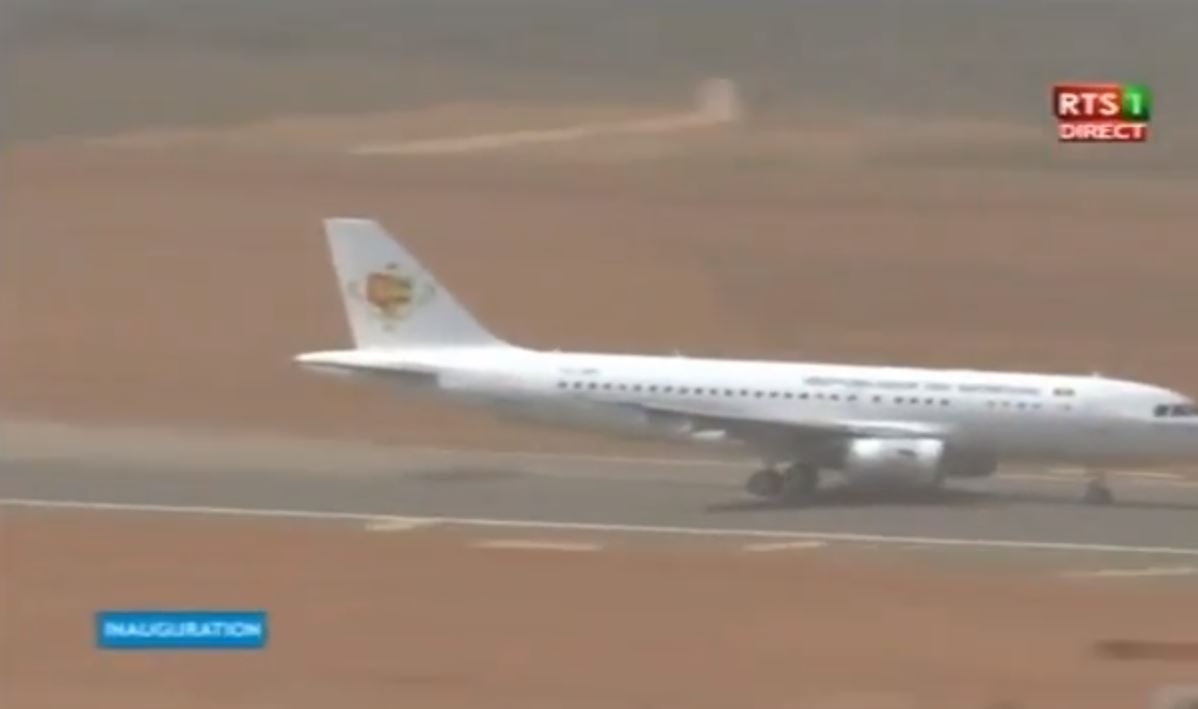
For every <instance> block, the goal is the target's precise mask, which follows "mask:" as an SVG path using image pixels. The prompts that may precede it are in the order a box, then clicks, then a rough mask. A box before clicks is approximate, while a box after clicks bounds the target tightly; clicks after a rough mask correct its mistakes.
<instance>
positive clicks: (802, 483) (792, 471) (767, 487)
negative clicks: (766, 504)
mask: <svg viewBox="0 0 1198 709" xmlns="http://www.w3.org/2000/svg"><path fill="white" fill-rule="evenodd" d="M818 488H819V468H817V467H815V466H814V465H809V464H807V463H793V464H791V465H789V466H787V468H786V469H785V470H783V471H782V472H779V471H777V470H775V469H774V468H772V467H769V468H765V469H763V470H758V471H757V472H755V473H753V474H752V475H750V476H749V479H748V480H747V481H746V482H745V489H746V490H748V491H749V493H750V494H752V495H755V496H757V497H761V498H764V499H767V500H774V501H777V502H789V503H796V502H803V501H805V500H808V499H810V498H811V496H812V495H814V494H815V491H816V490H817V489H818Z"/></svg>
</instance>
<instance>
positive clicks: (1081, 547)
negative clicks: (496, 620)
mask: <svg viewBox="0 0 1198 709" xmlns="http://www.w3.org/2000/svg"><path fill="white" fill-rule="evenodd" d="M5 506H7V507H31V508H44V509H72V510H105V511H112V512H155V513H166V514H192V515H225V516H240V517H263V518H282V519H288V518H290V519H311V520H331V521H346V522H370V521H375V520H378V519H380V517H381V516H380V515H377V514H368V513H364V512H331V511H321V510H280V509H254V508H246V507H206V506H190V507H189V506H183V505H156V504H142V503H126V502H89V501H84V500H45V499H30V498H0V507H5ZM390 519H402V520H411V521H414V522H419V523H425V524H451V525H459V526H464V527H499V528H511V529H552V530H573V531H580V532H581V531H588V532H628V533H640V534H662V535H681V536H702V537H748V538H758V539H790V540H795V541H798V540H804V539H809V540H817V541H825V542H852V543H859V544H906V545H912V544H916V545H924V546H931V547H959V548H976V549H1015V550H1029V551H1080V552H1105V553H1113V554H1156V555H1163V556H1190V557H1196V558H1198V547H1157V546H1129V545H1123V544H1088V543H1076V542H1046V541H1020V540H1008V539H960V538H951V537H913V536H891V535H885V534H855V533H850V532H805V531H789V530H781V529H776V530H775V529H736V528H722V527H679V526H655V525H644V524H616V523H599V522H555V521H550V520H529V519H491V518H480V517H422V516H395V517H391V518H390Z"/></svg>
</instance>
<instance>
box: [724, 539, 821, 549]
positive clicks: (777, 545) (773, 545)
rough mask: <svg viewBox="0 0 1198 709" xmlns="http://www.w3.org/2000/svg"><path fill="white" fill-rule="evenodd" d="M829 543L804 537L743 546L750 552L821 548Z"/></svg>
mask: <svg viewBox="0 0 1198 709" xmlns="http://www.w3.org/2000/svg"><path fill="white" fill-rule="evenodd" d="M827 545H828V543H827V542H824V541H820V540H818V539H803V540H799V541H797V542H761V543H760V544H746V545H745V546H744V547H742V551H748V552H769V551H793V550H797V549H819V548H820V547H825V546H827Z"/></svg>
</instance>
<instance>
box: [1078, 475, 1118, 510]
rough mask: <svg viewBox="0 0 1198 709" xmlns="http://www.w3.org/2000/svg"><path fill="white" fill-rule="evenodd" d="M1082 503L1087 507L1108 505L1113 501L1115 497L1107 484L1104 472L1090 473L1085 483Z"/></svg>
mask: <svg viewBox="0 0 1198 709" xmlns="http://www.w3.org/2000/svg"><path fill="white" fill-rule="evenodd" d="M1082 501H1083V502H1085V503H1086V504H1089V505H1109V504H1111V503H1113V502H1114V501H1115V495H1114V493H1112V492H1111V488H1110V485H1108V484H1107V479H1106V471H1105V470H1096V471H1093V472H1091V473H1090V475H1089V478H1088V479H1087V481H1086V491H1085V493H1083V494H1082Z"/></svg>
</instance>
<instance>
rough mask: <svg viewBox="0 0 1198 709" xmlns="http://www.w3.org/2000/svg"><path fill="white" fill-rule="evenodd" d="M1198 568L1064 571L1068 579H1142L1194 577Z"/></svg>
mask: <svg viewBox="0 0 1198 709" xmlns="http://www.w3.org/2000/svg"><path fill="white" fill-rule="evenodd" d="M1195 574H1198V566H1153V567H1149V568H1146V569H1098V570H1097V571H1064V572H1061V576H1064V577H1066V578H1141V577H1144V576H1193V575H1195Z"/></svg>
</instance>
